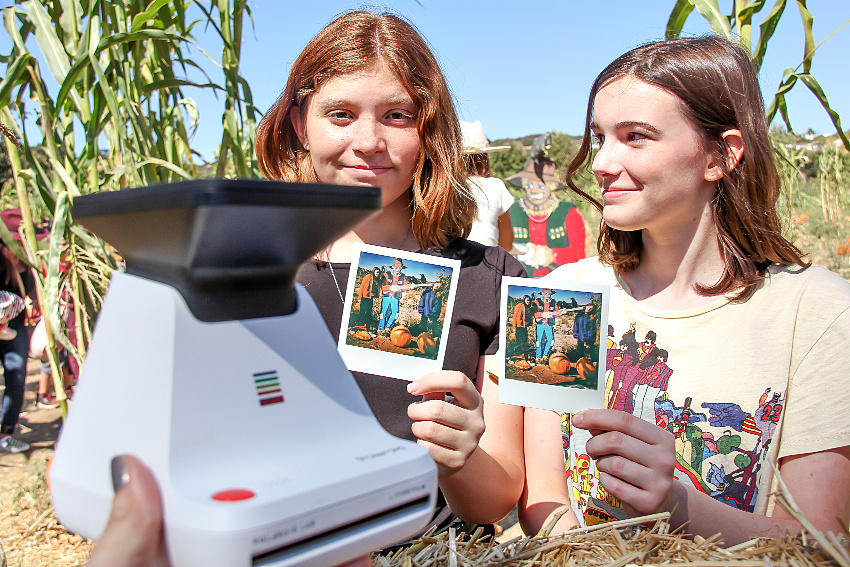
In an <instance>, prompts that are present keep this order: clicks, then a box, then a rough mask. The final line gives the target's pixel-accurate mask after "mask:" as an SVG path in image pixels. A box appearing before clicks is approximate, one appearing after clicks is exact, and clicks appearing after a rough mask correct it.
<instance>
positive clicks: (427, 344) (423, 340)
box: [416, 331, 437, 355]
mask: <svg viewBox="0 0 850 567" xmlns="http://www.w3.org/2000/svg"><path fill="white" fill-rule="evenodd" d="M416 344H417V345H418V346H419V352H421V353H423V354H427V355H432V354H434V353H435V352H437V341H435V340H434V335H432V334H431V333H429V332H428V331H425V332H423V333H422V334H420V335H419V336H418V337H416Z"/></svg>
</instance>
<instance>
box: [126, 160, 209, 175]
mask: <svg viewBox="0 0 850 567" xmlns="http://www.w3.org/2000/svg"><path fill="white" fill-rule="evenodd" d="M147 164H154V165H159V166H162V167H164V168H166V169H168V170H170V171H173V172H174V173H176V174H177V175H179V176H180V177H183V178H184V179H194V178H195V177H194V176H193V175H192V174H191V173H189V172H188V171H186V170H185V169H183V168H181V167H178V166H176V165H174V164H173V163H171V162H169V161H165V160H164V159H159V158H155V157H150V156H148V157H147V158H145V159H143V160H142V161H140V162H139V163H138V164H136V166H137V167H139V168H141V167H144V166H145V165H147Z"/></svg>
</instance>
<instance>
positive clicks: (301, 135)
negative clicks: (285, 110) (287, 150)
mask: <svg viewBox="0 0 850 567" xmlns="http://www.w3.org/2000/svg"><path fill="white" fill-rule="evenodd" d="M289 121H290V122H292V128H293V129H294V130H295V135H296V136H298V140H299V141H300V142H301V145H302V146H304V149H305V150H307V151H308V152H309V151H310V142H308V141H307V130H306V129H305V128H304V121H303V120H302V119H301V107H299V106H293V107H292V108H290V109H289Z"/></svg>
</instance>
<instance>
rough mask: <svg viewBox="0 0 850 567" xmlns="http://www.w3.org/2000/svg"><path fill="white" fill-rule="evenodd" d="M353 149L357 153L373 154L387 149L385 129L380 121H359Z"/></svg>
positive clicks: (369, 119)
mask: <svg viewBox="0 0 850 567" xmlns="http://www.w3.org/2000/svg"><path fill="white" fill-rule="evenodd" d="M353 147H354V150H355V151H358V152H363V153H365V154H373V153H376V152H381V151H384V150H385V149H386V147H387V146H386V140H385V139H384V135H383V127H382V125H381V123H380V122H379V121H378V120H374V119H372V118H361V119H359V120H358V121H357V127H356V129H355V133H354V140H353Z"/></svg>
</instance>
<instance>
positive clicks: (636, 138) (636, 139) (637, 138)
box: [626, 132, 649, 142]
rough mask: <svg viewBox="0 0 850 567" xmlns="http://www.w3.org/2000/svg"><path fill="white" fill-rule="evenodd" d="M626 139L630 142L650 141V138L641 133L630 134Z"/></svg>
mask: <svg viewBox="0 0 850 567" xmlns="http://www.w3.org/2000/svg"><path fill="white" fill-rule="evenodd" d="M626 139H627V140H628V141H629V142H641V141H643V140H648V139H649V136H647V135H646V134H641V133H640V132H629V133H628V135H627V136H626Z"/></svg>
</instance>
